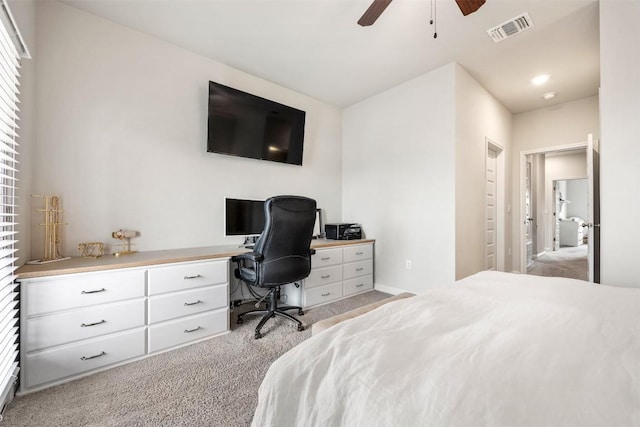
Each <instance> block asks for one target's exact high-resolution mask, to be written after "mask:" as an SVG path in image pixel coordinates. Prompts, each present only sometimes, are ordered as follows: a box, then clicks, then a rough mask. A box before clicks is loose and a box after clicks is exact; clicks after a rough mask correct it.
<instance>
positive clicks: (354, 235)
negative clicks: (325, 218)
mask: <svg viewBox="0 0 640 427" xmlns="http://www.w3.org/2000/svg"><path fill="white" fill-rule="evenodd" d="M324 233H325V236H326V238H327V239H331V240H356V239H362V227H361V226H360V224H353V223H336V224H325V226H324Z"/></svg>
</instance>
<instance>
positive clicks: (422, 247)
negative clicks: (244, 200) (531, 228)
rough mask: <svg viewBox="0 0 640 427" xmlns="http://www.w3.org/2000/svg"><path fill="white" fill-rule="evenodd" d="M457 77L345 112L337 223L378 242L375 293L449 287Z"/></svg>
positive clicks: (432, 77)
mask: <svg viewBox="0 0 640 427" xmlns="http://www.w3.org/2000/svg"><path fill="white" fill-rule="evenodd" d="M455 72H456V66H455V64H449V65H446V66H444V67H441V68H439V69H436V70H434V71H432V72H430V73H427V74H425V75H422V76H420V77H418V78H415V79H413V80H410V81H408V82H406V83H404V84H402V85H400V86H397V87H395V88H392V89H390V90H388V91H385V92H383V93H381V94H378V95H376V96H373V97H371V98H369V99H367V100H364V101H362V102H360V103H358V104H355V105H353V106H350V107H348V108H346V109H345V110H344V112H343V177H344V180H343V218H344V220H346V221H353V222H359V223H361V224H362V226H363V229H364V231H365V232H366V234H367V235H368V236H371V237H373V238H375V239H376V250H375V270H376V278H375V281H376V288H377V289H382V290H389V289H391V290H394V289H395V290H399V289H402V290H406V291H410V292H422V291H424V290H426V289H428V288H430V287H436V286H443V285H446V284H448V283H451V282H452V281H453V280H454V273H455V237H454V236H455V215H454V214H453V212H454V209H455V182H454V179H455V168H454V165H455V141H454V138H455V117H454V109H455V106H454V101H455V99H454V85H455ZM407 259H410V260H411V261H412V264H413V268H412V269H410V270H408V269H406V268H405V261H406V260H407Z"/></svg>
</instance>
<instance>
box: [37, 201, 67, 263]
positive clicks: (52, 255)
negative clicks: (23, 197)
mask: <svg viewBox="0 0 640 427" xmlns="http://www.w3.org/2000/svg"><path fill="white" fill-rule="evenodd" d="M31 197H40V198H41V199H42V201H43V207H42V209H36V211H38V212H42V214H43V216H44V222H42V223H41V224H39V225H40V226H41V227H44V256H43V257H42V259H39V260H34V261H27V264H47V263H50V262H55V261H63V260H65V259H70V257H68V256H67V257H66V256H63V255H62V237H61V226H63V225H67V224H66V223H64V222H62V212H63V211H62V209H60V197H58V196H41V195H37V194H34V195H32V196H31Z"/></svg>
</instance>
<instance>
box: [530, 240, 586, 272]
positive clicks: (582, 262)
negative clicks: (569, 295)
mask: <svg viewBox="0 0 640 427" xmlns="http://www.w3.org/2000/svg"><path fill="white" fill-rule="evenodd" d="M587 251H588V246H587V245H580V246H575V247H571V246H568V247H561V248H560V249H559V250H557V251H551V252H546V253H545V254H544V255H542V256H541V257H538V258H537V259H535V260H533V265H532V266H531V267H529V268H528V269H527V274H532V275H535V276H553V277H568V278H571V279H580V280H589V264H588V261H587Z"/></svg>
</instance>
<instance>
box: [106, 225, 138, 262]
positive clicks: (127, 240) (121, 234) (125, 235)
mask: <svg viewBox="0 0 640 427" xmlns="http://www.w3.org/2000/svg"><path fill="white" fill-rule="evenodd" d="M137 235H138V232H137V231H133V230H122V229H120V230H118V231H114V232H113V233H111V237H113V238H114V239H118V240H121V241H122V243H121V244H118V245H114V246H119V247H121V248H122V250H121V251H118V252H114V253H113V254H114V255H115V256H120V255H129V254H134V253H136V251H132V250H131V238H132V237H136V236H137Z"/></svg>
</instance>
